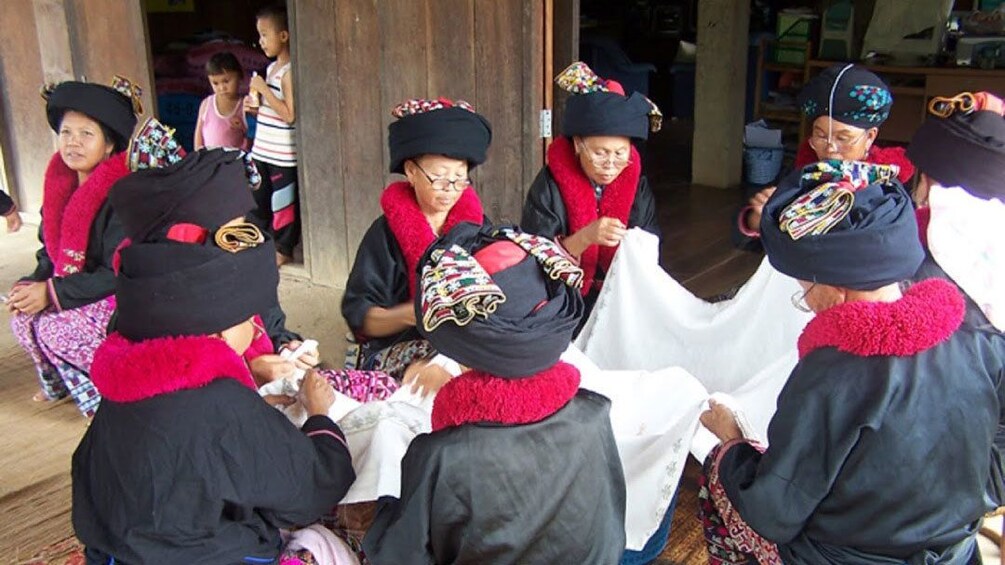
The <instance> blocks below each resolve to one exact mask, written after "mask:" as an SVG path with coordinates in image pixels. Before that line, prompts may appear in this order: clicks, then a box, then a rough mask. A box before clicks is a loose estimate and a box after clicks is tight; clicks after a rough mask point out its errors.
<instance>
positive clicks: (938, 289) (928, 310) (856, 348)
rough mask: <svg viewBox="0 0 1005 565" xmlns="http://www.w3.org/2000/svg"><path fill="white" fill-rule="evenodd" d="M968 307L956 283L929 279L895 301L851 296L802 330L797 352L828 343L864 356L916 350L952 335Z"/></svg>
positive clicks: (914, 351)
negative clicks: (868, 300)
mask: <svg viewBox="0 0 1005 565" xmlns="http://www.w3.org/2000/svg"><path fill="white" fill-rule="evenodd" d="M965 312H966V304H965V303H964V301H963V296H962V295H960V292H959V290H957V288H956V287H955V286H954V285H953V284H952V283H950V282H948V281H945V280H942V279H928V280H926V281H922V282H920V283H918V284H916V285H914V286H912V287H911V288H909V289H908V290H907V292H905V293H904V296H903V297H902V298H901V299H900V300H898V301H896V302H848V303H845V304H840V305H838V306H834V307H833V308H829V309H827V310H824V311H823V312H820V313H819V314H817V315H816V317H815V318H813V319H812V320H810V323H809V324H807V325H806V328H805V329H803V333H802V334H801V335H800V336H799V357H800V358H803V357H805V356H807V355H809V354H810V353H812V352H813V351H815V350H817V349H821V348H825V347H836V348H837V349H838V350H840V351H844V352H846V353H851V354H853V355H858V356H860V357H870V356H877V355H893V356H909V355H914V354H916V353H920V352H922V351H925V350H926V349H931V348H932V347H935V346H936V345H938V344H939V343H942V342H943V341H945V340H947V339H949V337H950V336H951V335H952V334H953V332H955V331H956V330H957V329H958V328H959V327H960V324H962V323H963V316H964V314H965Z"/></svg>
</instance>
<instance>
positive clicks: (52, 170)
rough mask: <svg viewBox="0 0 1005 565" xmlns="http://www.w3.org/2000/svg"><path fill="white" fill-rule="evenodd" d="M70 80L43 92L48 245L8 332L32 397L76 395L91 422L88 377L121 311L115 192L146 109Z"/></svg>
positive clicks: (133, 99)
mask: <svg viewBox="0 0 1005 565" xmlns="http://www.w3.org/2000/svg"><path fill="white" fill-rule="evenodd" d="M114 84H115V88H112V87H108V86H104V85H100V84H94V83H84V82H64V83H61V84H59V85H57V86H55V87H54V88H51V89H48V90H46V91H45V93H44V95H45V97H46V100H47V103H46V114H47V116H48V118H49V125H50V126H51V127H52V130H53V131H54V132H56V134H57V135H58V145H59V149H58V151H57V152H56V154H55V155H53V156H52V159H50V160H49V167H48V168H47V169H46V171H45V185H44V192H43V203H42V224H41V226H40V227H39V230H38V231H39V239H40V240H41V241H42V248H41V249H39V251H38V253H37V254H36V255H37V257H38V265H37V267H36V268H35V271H34V272H33V273H31V274H30V275H28V276H26V277H24V278H22V279H21V280H20V281H18V282H17V284H15V285H14V288H12V289H11V290H10V292H9V294H8V296H7V297H6V298H7V300H6V302H7V309H8V310H9V311H10V312H11V313H12V314H14V315H13V317H12V318H11V327H12V328H13V330H14V335H15V337H16V338H17V340H18V342H19V343H20V344H21V347H22V348H24V350H25V351H26V352H27V353H28V354H29V355H30V356H31V358H32V361H34V363H35V370H36V371H37V373H38V378H39V381H40V383H41V387H42V390H41V392H39V393H38V394H36V395H35V399H36V400H39V401H42V400H55V399H57V398H63V397H65V396H67V395H69V396H72V397H73V400H74V401H75V402H76V404H77V407H78V408H79V409H80V411H81V413H82V414H84V415H85V416H87V417H90V416H93V415H94V411H95V410H96V409H97V407H98V403H99V401H100V400H101V397H100V396H99V395H98V391H96V390H95V388H94V386H93V385H92V384H91V381H90V378H89V376H88V373H89V371H90V367H91V358H92V357H93V356H94V350H95V349H96V348H97V347H98V345H99V344H100V343H101V340H102V339H104V338H105V327H106V326H107V325H108V320H109V318H110V317H111V315H112V310H113V309H114V308H115V299H114V297H113V296H112V293H113V292H114V290H115V276H114V274H113V273H112V263H111V259H112V253H113V252H114V251H115V248H116V247H117V246H118V245H119V243H120V242H121V241H122V238H123V234H122V227H121V226H120V225H119V222H118V220H117V219H116V217H115V215H114V214H113V213H112V209H111V207H110V206H109V205H108V191H109V190H110V189H111V187H112V185H113V184H115V182H116V181H117V180H119V179H120V178H122V177H124V176H126V175H127V174H129V168H128V167H127V165H126V157H125V149H126V144H127V142H128V140H129V138H130V136H131V135H132V133H133V128H134V127H135V126H136V115H135V113H134V112H136V113H138V112H139V111H140V107H139V102H138V100H139V89H138V88H137V87H134V86H132V85H131V84H130V83H129V82H128V81H127V80H125V79H122V78H121V77H116V79H115V82H114Z"/></svg>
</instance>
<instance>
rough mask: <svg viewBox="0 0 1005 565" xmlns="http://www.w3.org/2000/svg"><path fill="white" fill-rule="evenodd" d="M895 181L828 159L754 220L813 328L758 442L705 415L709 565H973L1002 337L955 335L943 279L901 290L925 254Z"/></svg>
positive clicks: (950, 291) (959, 309) (994, 426)
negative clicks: (751, 564) (710, 440)
mask: <svg viewBox="0 0 1005 565" xmlns="http://www.w3.org/2000/svg"><path fill="white" fill-rule="evenodd" d="M895 177H896V171H894V170H893V169H892V168H890V167H887V166H877V165H869V164H865V163H855V162H842V161H825V162H821V163H818V164H816V165H815V166H812V167H807V168H806V169H805V170H804V171H803V174H802V176H801V177H800V178H799V179H798V181H797V182H795V183H793V184H783V185H782V186H780V187H779V189H778V192H777V193H776V194H775V195H774V196H773V197H772V198H771V200H769V201H768V203H767V205H766V206H765V209H764V215H763V217H762V219H761V235H762V240H763V241H764V246H765V249H766V250H767V254H768V259H769V260H770V261H771V264H772V265H773V266H774V267H775V268H776V269H778V270H779V271H781V272H783V273H785V274H787V275H790V276H792V277H794V278H796V279H798V280H799V281H800V284H801V285H802V287H803V291H802V292H801V293H798V294H797V295H795V296H793V302H794V304H795V305H796V306H797V307H800V308H809V309H811V310H812V311H813V312H815V313H816V317H815V318H814V319H813V320H811V321H810V322H809V324H808V325H807V326H806V328H805V329H804V330H803V332H802V335H801V336H800V337H799V343H798V349H799V356H800V361H799V364H798V365H797V366H796V368H795V369H794V370H793V371H792V374H791V375H790V376H789V379H788V381H787V382H786V384H785V387H784V388H783V389H782V392H781V394H780V395H779V396H778V405H777V411H776V413H775V415H774V417H773V418H772V420H771V423H770V425H769V428H768V436H767V439H768V442H767V445H766V446H763V445H759V444H757V443H755V442H750V441H748V440H746V439H744V438H743V437H742V434H741V432H740V430H739V427H738V426H737V424H736V422H735V420H734V418H733V415H732V413H731V412H730V411H729V409H728V408H726V407H725V406H723V405H721V404H716V403H714V402H713V403H712V406H711V409H710V410H709V411H707V412H705V413H704V414H703V415H702V418H701V419H702V423H703V424H704V425H705V426H706V427H707V428H708V429H709V430H710V431H711V432H712V433H714V434H715V435H716V436H717V437H718V438H719V439H720V441H721V442H722V443H721V444H720V445H719V446H718V447H716V448H715V449H714V450H713V451H712V453H711V454H710V455H709V457H708V458H707V459H706V461H705V474H706V477H705V481H706V487H705V488H704V489H703V491H702V494H701V496H702V497H703V498H704V502H703V504H702V513H703V518H704V523H705V525H706V539H707V541H708V546H709V552H710V554H711V555H712V557H713V558H716V559H720V560H721V561H720V562H722V563H737V562H742V563H747V559H749V558H751V557H753V558H756V559H757V561H758V562H759V563H761V564H762V565H764V564H780V563H785V564H787V565H811V564H812V565H817V564H819V565H824V564H829V563H847V564H853V565H866V564H885V563H888V564H895V563H896V564H903V563H911V564H921V563H931V564H935V563H939V564H960V565H963V564H969V563H974V562H977V561H978V560H979V555H978V549H977V542H976V539H975V533H976V529H977V528H976V525H977V522H978V520H979V519H980V518H981V517H982V516H983V515H984V513H985V512H987V511H988V510H991V509H992V508H993V504H992V502H991V500H990V499H989V498H988V497H986V496H985V489H986V488H987V486H988V485H989V484H991V483H992V482H993V479H994V476H995V475H994V473H995V469H996V467H997V461H996V460H995V459H996V457H995V456H994V454H995V450H994V448H993V440H994V437H995V434H996V432H997V430H998V428H999V425H1000V424H1001V423H1002V422H1001V418H1002V416H1001V415H1002V411H1001V406H1002V402H1003V401H1005V395H1003V387H1002V381H1003V379H1005V358H1003V355H1002V352H1001V348H1000V347H997V346H996V345H995V343H994V340H995V339H1000V336H995V335H993V334H989V333H987V332H979V331H975V330H973V329H972V328H970V327H968V326H967V325H966V324H963V318H964V312H965V307H964V301H963V297H962V296H961V295H960V293H959V291H958V290H957V289H956V288H955V287H954V286H953V285H952V284H950V283H949V282H947V281H945V280H939V279H932V280H929V281H925V282H923V283H919V284H916V285H914V286H912V287H911V288H909V289H908V290H906V291H902V290H901V286H900V283H901V281H904V280H905V279H909V278H910V277H911V276H913V275H914V273H915V271H916V270H917V269H918V266H919V265H920V264H921V262H922V260H923V258H924V253H923V252H922V249H921V246H920V244H919V242H918V233H917V226H916V222H915V218H914V212H913V207H912V203H911V198H910V196H909V195H908V194H907V192H906V191H905V190H904V188H903V186H902V185H901V184H900V183H899V182H898V181H897V180H896V178H895ZM961 430H965V433H961ZM737 548H743V549H742V552H736V551H735V550H736V549H737Z"/></svg>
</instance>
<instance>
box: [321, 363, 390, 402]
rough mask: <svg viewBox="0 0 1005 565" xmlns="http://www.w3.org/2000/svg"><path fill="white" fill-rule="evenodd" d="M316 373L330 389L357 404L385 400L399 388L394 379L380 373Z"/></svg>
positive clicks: (334, 371) (328, 371)
mask: <svg viewBox="0 0 1005 565" xmlns="http://www.w3.org/2000/svg"><path fill="white" fill-rule="evenodd" d="M318 373H320V374H321V376H322V377H324V378H325V380H327V381H328V383H329V384H331V385H332V388H334V389H335V390H337V391H338V392H340V393H342V394H344V395H346V396H348V397H349V398H351V399H353V400H355V401H357V402H364V403H365V402H373V401H375V400H387V398H388V397H389V396H391V395H392V394H394V391H396V390H398V387H400V386H401V383H399V382H398V381H397V380H395V379H394V377H392V376H391V375H388V374H387V373H384V372H382V371H356V370H351V369H340V370H333V369H324V370H321V371H318Z"/></svg>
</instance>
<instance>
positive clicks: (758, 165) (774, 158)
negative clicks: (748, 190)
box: [743, 147, 785, 185]
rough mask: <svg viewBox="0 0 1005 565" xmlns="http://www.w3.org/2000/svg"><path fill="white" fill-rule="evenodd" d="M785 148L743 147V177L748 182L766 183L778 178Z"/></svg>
mask: <svg viewBox="0 0 1005 565" xmlns="http://www.w3.org/2000/svg"><path fill="white" fill-rule="evenodd" d="M784 156H785V150H784V149H783V148H781V147H770V148H769V147H745V148H744V149H743V168H744V179H745V180H746V181H747V183H748V184H757V185H766V184H769V183H771V182H772V181H773V180H775V179H776V178H778V173H779V172H781V170H782V158H783V157H784Z"/></svg>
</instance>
